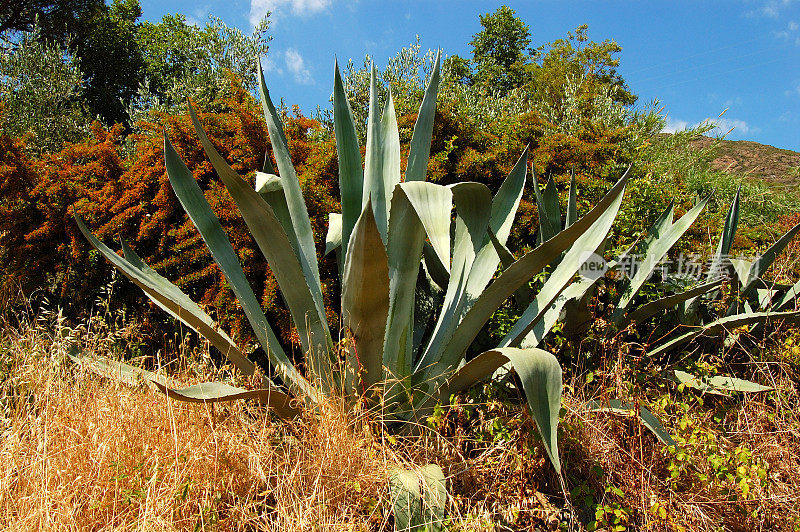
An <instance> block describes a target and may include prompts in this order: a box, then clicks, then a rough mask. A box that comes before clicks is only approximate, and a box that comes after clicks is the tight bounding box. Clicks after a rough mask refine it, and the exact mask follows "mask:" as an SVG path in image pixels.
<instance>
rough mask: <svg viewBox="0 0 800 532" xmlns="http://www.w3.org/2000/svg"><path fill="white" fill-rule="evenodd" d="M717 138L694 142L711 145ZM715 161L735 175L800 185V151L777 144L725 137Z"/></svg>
mask: <svg viewBox="0 0 800 532" xmlns="http://www.w3.org/2000/svg"><path fill="white" fill-rule="evenodd" d="M714 140H715V139H712V138H709V137H700V138H699V139H697V140H695V141H694V142H693V143H692V144H693V145H694V146H696V147H698V148H705V147H707V146H709V145H710V144H711V143H712V142H714ZM712 165H713V167H714V168H715V169H717V170H724V171H727V172H729V173H732V174H736V175H746V176H748V177H753V178H756V179H763V180H765V181H769V182H771V183H774V184H776V185H800V171H798V170H795V169H796V168H798V167H800V152H796V151H792V150H784V149H781V148H775V147H773V146H768V145H766V144H759V143H758V142H751V141H749V140H723V141H721V142H720V145H719V148H718V149H717V156H716V158H715V159H714V160H713V162H712Z"/></svg>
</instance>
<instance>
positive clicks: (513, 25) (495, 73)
mask: <svg viewBox="0 0 800 532" xmlns="http://www.w3.org/2000/svg"><path fill="white" fill-rule="evenodd" d="M480 21H481V26H483V29H482V30H481V31H479V32H478V33H476V34H475V35H474V36H473V38H472V40H471V41H470V45H472V62H473V64H474V68H475V80H476V81H477V82H479V83H482V84H485V85H488V86H490V87H492V88H494V89H497V90H500V91H502V92H508V91H509V90H511V89H513V88H515V87H520V86H522V85H524V84H525V83H526V82H527V81H529V78H530V76H529V74H528V70H529V69H528V65H529V64H530V63H531V61H532V60H533V58H534V56H535V51H534V50H533V49H531V48H530V44H531V31H530V28H529V27H528V25H527V24H525V23H524V22H523V21H522V20H521V19H520V18H519V17H517V16H516V13H515V12H514V10H513V9H511V8H509V7H508V6H505V5H503V6H500V7H499V8H498V9H497V11H495V12H494V13H486V14H485V15H480Z"/></svg>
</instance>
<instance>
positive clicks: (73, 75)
mask: <svg viewBox="0 0 800 532" xmlns="http://www.w3.org/2000/svg"><path fill="white" fill-rule="evenodd" d="M18 45H19V46H17V47H15V48H12V49H5V50H0V100H1V101H2V103H3V109H2V112H1V113H0V128H1V129H2V130H3V132H4V133H5V134H6V135H8V136H9V137H11V138H23V139H24V145H25V148H26V149H27V151H29V152H32V153H37V154H38V153H41V152H44V151H56V150H58V149H60V148H61V146H62V145H63V144H64V142H67V141H77V140H80V139H81V138H83V137H85V136H86V134H87V133H88V129H89V121H90V116H89V115H88V113H87V112H86V110H85V109H84V105H83V103H82V98H83V76H82V74H81V71H80V68H78V65H77V64H76V61H75V58H74V57H73V56H72V55H71V54H69V53H67V51H66V50H65V49H64V48H63V47H61V46H60V45H58V44H55V43H47V42H43V41H42V40H41V39H40V38H39V34H38V33H37V32H31V33H25V34H22V36H21V37H20V38H19V40H18Z"/></svg>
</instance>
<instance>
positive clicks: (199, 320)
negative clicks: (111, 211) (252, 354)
mask: <svg viewBox="0 0 800 532" xmlns="http://www.w3.org/2000/svg"><path fill="white" fill-rule="evenodd" d="M120 243H121V244H122V252H123V253H124V255H125V260H127V261H128V263H129V264H130V265H131V266H133V267H134V268H135V269H137V270H138V273H139V275H140V276H141V278H144V279H146V280H147V281H146V282H145V283H142V286H140V287H141V288H142V290H143V291H144V293H145V295H147V297H148V298H150V300H151V301H153V303H155V304H156V305H157V306H158V307H159V308H161V309H162V310H164V311H165V312H167V313H168V314H170V315H172V316H173V317H175V318H176V319H178V320H179V321H181V322H182V323H184V324H185V325H187V326H188V327H189V328H191V329H192V330H193V331H195V332H196V333H198V334H200V335H201V336H203V337H205V338H206V339H208V341H209V342H210V343H211V345H213V346H214V347H216V348H217V349H219V350H220V352H221V353H222V354H223V355H225V357H226V358H228V359H229V360H230V361H231V362H233V365H234V366H236V367H237V368H239V370H240V371H242V373H244V374H245V375H252V373H253V371H254V370H255V366H254V364H253V363H252V362H251V361H250V360H249V359H248V358H247V357H246V356H245V355H244V354H242V352H241V351H240V350H239V348H238V347H237V346H236V344H235V343H234V341H233V340H232V339H231V338H230V336H228V335H227V334H226V333H225V332H224V331H222V330H220V329H219V325H218V324H217V323H216V322H215V321H214V320H212V319H211V317H210V316H208V314H206V313H205V312H203V310H202V309H201V308H200V307H199V306H198V305H197V304H196V303H195V302H194V301H192V300H191V299H189V296H187V295H186V294H184V293H183V292H181V290H180V289H179V288H178V287H177V286H175V285H174V284H172V283H170V282H169V281H168V280H167V279H165V278H164V277H162V276H161V275H159V274H158V272H156V271H155V270H153V269H152V268H150V267H149V266H148V265H147V264H145V262H144V261H143V260H142V259H141V258H140V257H139V256H138V255H137V254H136V253H135V252H134V251H133V249H131V248H130V246H128V244H127V242H125V241H124V240H122V239H120ZM108 251H110V250H109V249H107V248H106V253H107V252H108ZM106 253H103V254H104V255H105V254H106ZM114 255H116V253H115V254H114ZM117 256H118V255H117ZM123 273H124V272H123ZM134 282H135V281H134ZM137 284H138V283H137ZM176 311H177V312H176Z"/></svg>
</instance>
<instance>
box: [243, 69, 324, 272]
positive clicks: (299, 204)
mask: <svg viewBox="0 0 800 532" xmlns="http://www.w3.org/2000/svg"><path fill="white" fill-rule="evenodd" d="M257 66H258V80H259V93H260V95H261V106H262V107H263V109H264V118H265V119H266V121H267V132H268V133H269V138H270V141H271V143H272V152H273V153H274V154H275V162H276V163H277V164H278V172H279V173H280V176H281V182H282V185H283V192H284V194H285V195H286V203H287V205H288V206H289V214H290V216H291V218H292V227H293V228H294V232H295V234H296V235H297V241H298V242H299V244H300V251H301V253H300V257H298V258H299V259H300V264H301V265H302V267H303V274H304V275H305V276H306V279H307V281H308V284H309V286H311V285H313V286H321V284H320V280H319V266H318V265H317V250H316V247H315V245H314V232H313V231H312V229H311V220H310V219H309V217H308V209H307V208H306V202H305V200H304V199H303V193H302V191H301V190H300V182H299V181H298V180H297V173H296V172H295V170H294V166H293V165H292V158H291V156H290V154H289V145H288V143H287V142H286V135H285V134H284V132H283V124H282V123H281V119H280V117H279V116H278V112H277V111H276V110H275V106H274V105H273V104H272V100H271V99H270V97H269V91H268V90H267V84H266V83H265V81H264V73H263V72H262V71H261V61H258V65H257Z"/></svg>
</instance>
